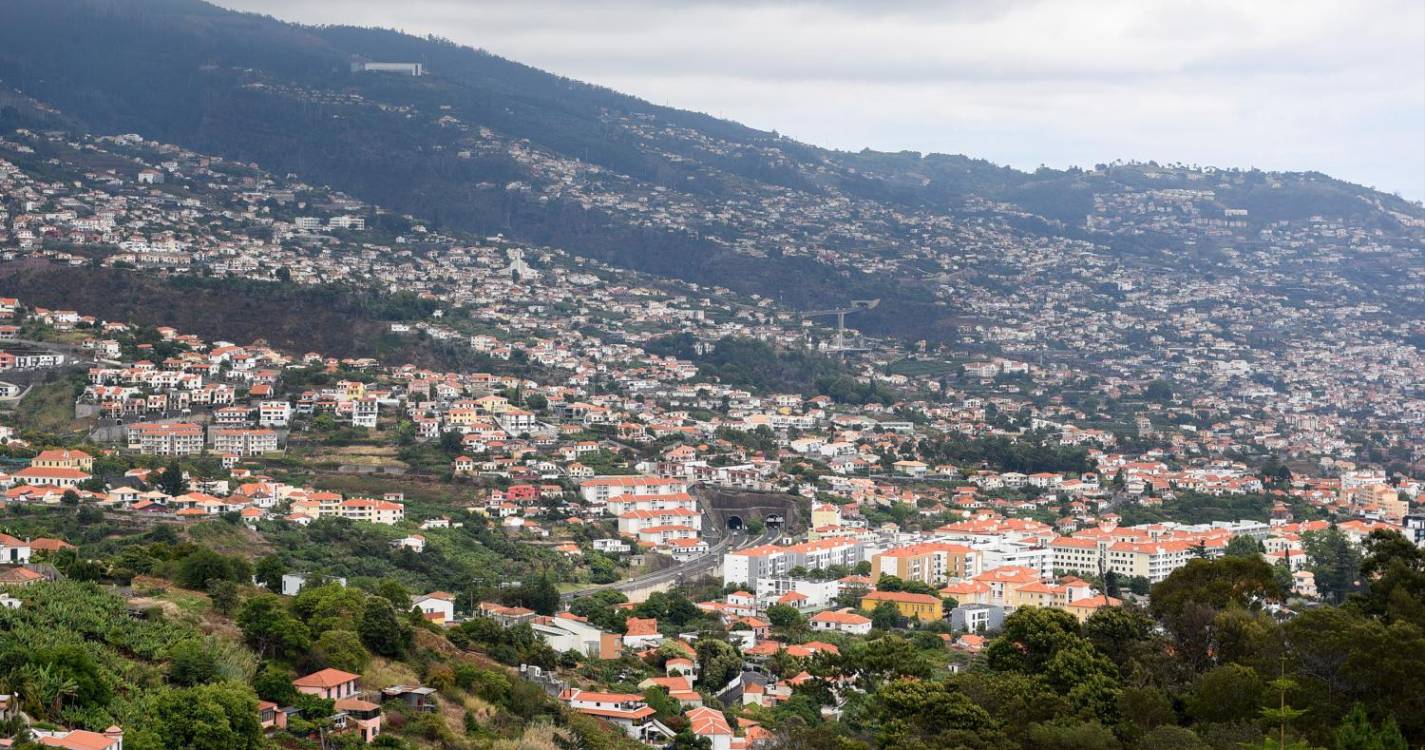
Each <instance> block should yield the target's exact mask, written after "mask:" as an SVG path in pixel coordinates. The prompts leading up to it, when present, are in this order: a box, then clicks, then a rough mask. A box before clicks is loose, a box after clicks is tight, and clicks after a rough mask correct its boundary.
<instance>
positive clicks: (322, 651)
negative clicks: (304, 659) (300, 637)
mask: <svg viewBox="0 0 1425 750" xmlns="http://www.w3.org/2000/svg"><path fill="white" fill-rule="evenodd" d="M312 652H313V655H314V656H316V658H317V661H318V662H320V663H321V664H322V666H324V667H331V668H333V669H340V670H342V671H345V672H357V673H360V672H361V671H362V670H364V669H366V665H367V664H368V663H370V661H371V654H370V653H368V652H367V651H366V648H365V647H364V646H362V645H361V638H360V637H359V636H357V634H356V633H353V632H351V631H350V630H328V631H327V632H325V633H322V636H321V637H320V638H318V639H317V643H316V645H315V646H313V647H312Z"/></svg>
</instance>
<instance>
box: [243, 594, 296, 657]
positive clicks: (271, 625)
mask: <svg viewBox="0 0 1425 750" xmlns="http://www.w3.org/2000/svg"><path fill="white" fill-rule="evenodd" d="M237 623H238V627H239V628H241V629H242V635H243V639H244V640H245V641H247V645H249V646H251V647H252V648H253V650H254V651H256V652H257V653H258V655H260V656H272V657H276V658H279V659H290V658H296V657H298V656H301V655H302V654H303V653H305V652H306V650H307V647H308V646H309V645H310V643H311V636H310V635H309V633H308V631H307V626H306V625H304V624H303V623H302V622H301V621H300V620H298V619H297V618H295V617H293V616H292V613H291V612H289V611H288V610H287V606H286V603H285V602H283V601H282V599H281V598H280V597H278V596H277V595H276V594H259V595H257V596H254V597H252V598H250V599H248V600H247V601H245V602H243V605H242V608H241V609H240V610H238V618H237Z"/></svg>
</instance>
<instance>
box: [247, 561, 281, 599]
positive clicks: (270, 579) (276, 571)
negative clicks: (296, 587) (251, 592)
mask: <svg viewBox="0 0 1425 750" xmlns="http://www.w3.org/2000/svg"><path fill="white" fill-rule="evenodd" d="M286 573H287V564H286V563H284V562H282V558H281V557H278V556H277V555H266V556H264V557H261V558H259V559H258V561H257V564H256V565H254V566H253V576H254V577H255V578H257V582H258V583H260V584H262V585H263V586H266V587H267V590H268V591H272V592H278V591H281V590H282V576H283V575H285V574H286Z"/></svg>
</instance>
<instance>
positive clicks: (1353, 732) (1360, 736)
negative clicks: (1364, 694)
mask: <svg viewBox="0 0 1425 750" xmlns="http://www.w3.org/2000/svg"><path fill="white" fill-rule="evenodd" d="M1335 741H1336V744H1335V745H1334V750H1406V748H1407V744H1406V742H1405V736H1404V735H1402V734H1401V733H1400V725H1398V724H1396V723H1395V717H1393V716H1387V717H1386V720H1385V721H1384V722H1381V726H1380V729H1376V728H1375V726H1374V725H1372V724H1371V719H1370V716H1368V715H1367V714H1366V707H1365V706H1364V705H1362V704H1361V703H1359V702H1358V703H1356V704H1355V705H1354V706H1352V707H1351V711H1350V713H1347V714H1346V716H1345V718H1343V719H1342V720H1341V723H1340V725H1338V726H1337V727H1336V736H1335Z"/></svg>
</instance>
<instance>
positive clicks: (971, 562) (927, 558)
mask: <svg viewBox="0 0 1425 750" xmlns="http://www.w3.org/2000/svg"><path fill="white" fill-rule="evenodd" d="M974 567H975V551H974V550H972V549H970V548H969V547H966V546H965V545H963V544H950V543H947V542H926V543H923V544H911V545H907V546H904V547H896V548H893V549H888V550H886V551H885V552H881V553H878V554H876V555H874V556H872V557H871V580H873V581H879V580H881V576H883V575H886V576H895V577H897V578H900V579H902V580H906V581H918V582H920V583H924V584H926V585H928V586H941V585H944V584H945V583H946V582H947V581H950V580H952V579H956V578H966V577H968V576H971V575H973V574H974V572H975V571H974Z"/></svg>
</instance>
